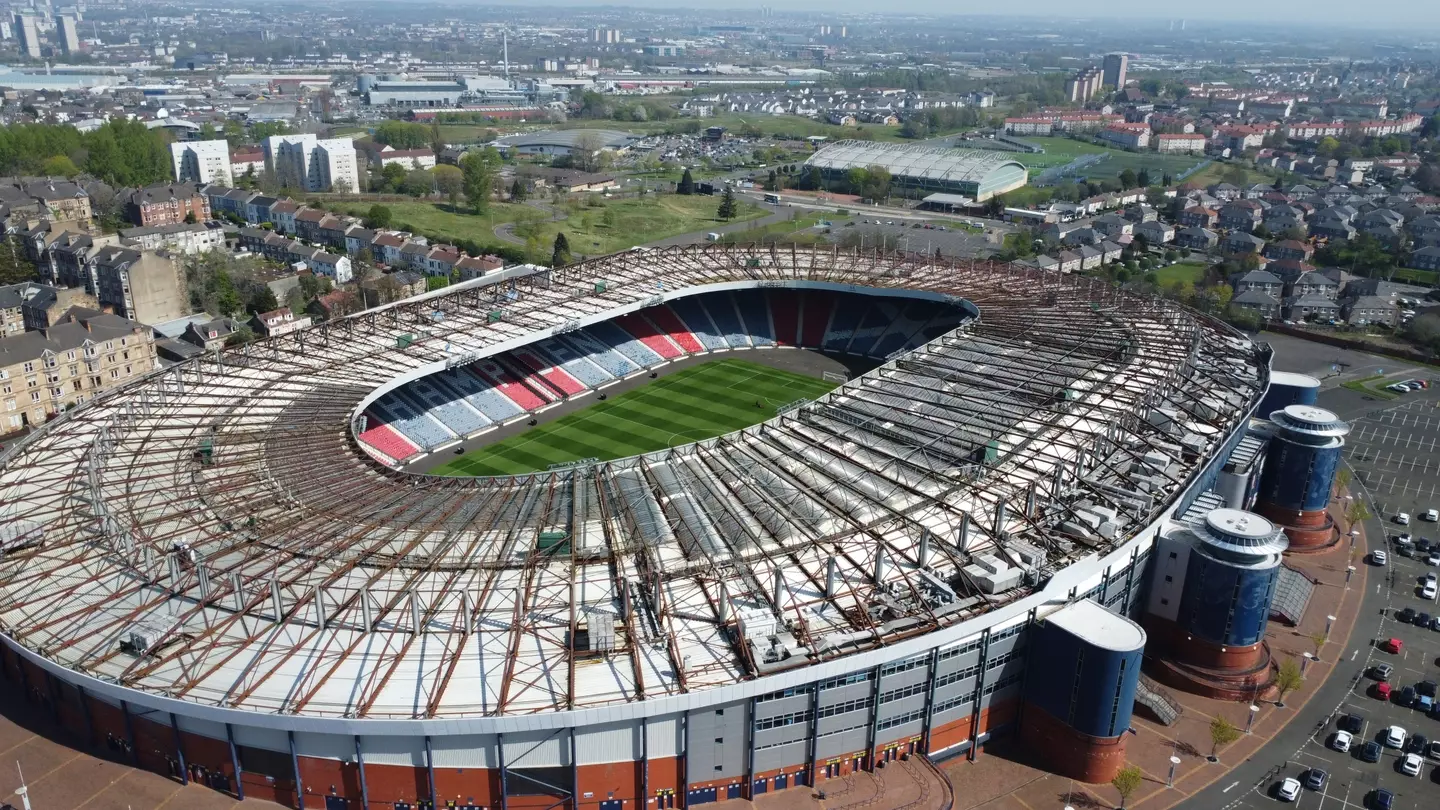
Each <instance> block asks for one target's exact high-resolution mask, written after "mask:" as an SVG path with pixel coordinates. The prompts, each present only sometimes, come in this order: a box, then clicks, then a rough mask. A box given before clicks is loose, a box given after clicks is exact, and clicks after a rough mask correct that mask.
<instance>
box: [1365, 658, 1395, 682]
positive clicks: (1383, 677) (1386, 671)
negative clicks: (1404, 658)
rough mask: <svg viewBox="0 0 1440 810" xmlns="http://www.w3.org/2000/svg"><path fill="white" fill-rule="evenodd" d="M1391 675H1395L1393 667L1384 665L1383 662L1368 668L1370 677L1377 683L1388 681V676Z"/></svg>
mask: <svg viewBox="0 0 1440 810" xmlns="http://www.w3.org/2000/svg"><path fill="white" fill-rule="evenodd" d="M1393 674H1395V667H1393V666H1391V665H1390V664H1387V663H1385V662H1384V661H1381V662H1380V663H1378V664H1376V665H1375V666H1373V667H1370V677H1372V678H1374V679H1375V680H1377V681H1388V680H1390V676H1391V675H1393Z"/></svg>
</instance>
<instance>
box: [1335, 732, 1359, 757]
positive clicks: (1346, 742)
mask: <svg viewBox="0 0 1440 810" xmlns="http://www.w3.org/2000/svg"><path fill="white" fill-rule="evenodd" d="M1354 739H1355V738H1354V737H1352V736H1351V735H1350V732H1348V731H1337V732H1335V739H1333V740H1331V741H1330V747H1331V748H1334V749H1335V750H1336V751H1340V752H1345V751H1349V750H1350V743H1351V742H1353V741H1354Z"/></svg>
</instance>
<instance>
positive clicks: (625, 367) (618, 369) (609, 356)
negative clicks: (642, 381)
mask: <svg viewBox="0 0 1440 810" xmlns="http://www.w3.org/2000/svg"><path fill="white" fill-rule="evenodd" d="M558 340H560V341H561V342H562V343H565V344H567V345H569V346H570V348H571V349H572V350H573V351H574V352H575V353H576V354H577V355H579V356H581V357H584V358H585V359H587V360H590V361H591V362H593V363H594V364H595V365H597V366H599V367H600V368H602V369H604V370H605V372H606V373H607V374H609V375H610V376H612V377H628V376H629V375H631V374H633V373H635V372H637V371H639V370H640V366H638V365H636V364H635V363H634V362H632V361H631V360H629V359H627V358H626V357H625V355H623V354H621V353H619V352H617V351H615V349H614V348H612V347H611V346H610V345H609V344H606V343H604V342H602V341H601V340H600V339H598V338H596V337H595V336H594V335H591V334H590V333H589V332H587V331H585V330H584V329H577V330H575V331H574V332H567V333H565V334H564V335H561V336H560V337H559V338H558Z"/></svg>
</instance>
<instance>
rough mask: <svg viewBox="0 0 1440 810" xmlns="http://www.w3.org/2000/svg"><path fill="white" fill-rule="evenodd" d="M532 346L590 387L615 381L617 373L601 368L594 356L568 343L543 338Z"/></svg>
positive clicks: (538, 352) (537, 352)
mask: <svg viewBox="0 0 1440 810" xmlns="http://www.w3.org/2000/svg"><path fill="white" fill-rule="evenodd" d="M530 348H533V349H535V350H536V356H537V357H540V358H542V359H546V360H550V361H551V362H553V363H556V364H557V365H558V367H559V368H561V369H563V370H564V371H565V372H566V373H568V374H569V375H570V376H571V377H574V378H575V379H577V380H579V381H580V382H582V383H584V384H585V385H586V386H588V387H590V388H598V387H600V386H602V385H604V384H606V383H608V382H614V381H615V375H614V374H611V373H609V372H608V371H606V370H605V369H603V368H601V367H600V365H599V361H598V360H597V359H596V358H595V357H594V356H587V355H585V354H584V353H582V352H577V351H576V350H575V349H574V347H572V346H571V345H570V344H568V343H564V342H562V341H559V340H556V339H554V338H541V339H540V340H537V341H535V342H534V343H532V344H531V345H530Z"/></svg>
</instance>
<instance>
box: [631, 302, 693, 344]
mask: <svg viewBox="0 0 1440 810" xmlns="http://www.w3.org/2000/svg"><path fill="white" fill-rule="evenodd" d="M642 314H643V315H645V317H647V318H649V319H650V321H651V322H652V323H654V324H655V326H657V327H659V329H660V331H662V332H664V333H665V334H666V335H668V336H669V337H670V339H671V340H673V341H675V344H676V345H677V346H679V347H680V348H682V349H684V350H685V351H686V352H688V353H690V354H699V353H700V352H703V351H705V347H704V346H703V345H701V343H700V341H699V340H697V339H696V338H695V335H694V334H692V333H691V332H690V330H689V329H687V328H685V324H684V323H683V322H682V321H681V320H680V316H679V315H676V314H675V312H674V311H673V310H671V309H670V307H667V306H658V307H651V308H650V309H647V310H645V312H644V313H642Z"/></svg>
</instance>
